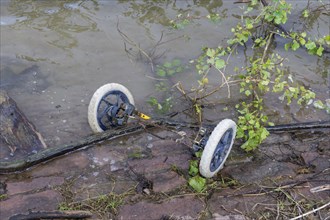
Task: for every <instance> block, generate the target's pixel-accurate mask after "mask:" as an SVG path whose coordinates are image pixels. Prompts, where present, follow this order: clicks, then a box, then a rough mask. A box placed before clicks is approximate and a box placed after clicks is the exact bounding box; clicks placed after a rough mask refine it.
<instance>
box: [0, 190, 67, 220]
mask: <svg viewBox="0 0 330 220" xmlns="http://www.w3.org/2000/svg"><path fill="white" fill-rule="evenodd" d="M61 199H62V198H61V196H60V194H59V193H58V192H56V191H54V190H46V191H42V192H38V193H35V194H31V195H30V194H27V195H24V194H20V195H16V196H13V197H10V198H9V199H6V200H2V201H0V207H1V212H0V219H8V218H9V217H10V216H13V215H16V214H20V213H26V212H29V211H53V210H57V206H58V204H59V203H60V202H61Z"/></svg>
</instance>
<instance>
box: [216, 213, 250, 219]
mask: <svg viewBox="0 0 330 220" xmlns="http://www.w3.org/2000/svg"><path fill="white" fill-rule="evenodd" d="M212 220H246V218H245V216H243V215H219V214H218V213H214V214H213V215H212Z"/></svg>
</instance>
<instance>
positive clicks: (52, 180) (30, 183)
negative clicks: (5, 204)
mask: <svg viewBox="0 0 330 220" xmlns="http://www.w3.org/2000/svg"><path fill="white" fill-rule="evenodd" d="M63 183H64V178H63V177H56V176H55V177H39V178H35V179H32V180H24V181H22V182H7V183H6V184H7V194H8V195H9V196H11V195H15V194H20V193H28V192H31V191H38V190H41V189H45V188H52V187H54V186H58V185H61V184H63Z"/></svg>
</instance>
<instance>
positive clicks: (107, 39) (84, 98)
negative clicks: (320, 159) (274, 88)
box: [0, 0, 330, 146]
mask: <svg viewBox="0 0 330 220" xmlns="http://www.w3.org/2000/svg"><path fill="white" fill-rule="evenodd" d="M304 2H306V3H307V1H304ZM291 3H292V4H293V8H295V9H294V11H293V13H292V14H291V15H290V19H289V20H290V21H291V22H289V23H288V24H287V27H288V29H290V28H293V29H295V30H304V31H307V32H308V33H309V34H311V35H312V36H315V37H320V36H324V35H325V34H328V32H329V29H328V27H329V23H328V19H327V17H326V16H325V15H319V16H320V17H319V18H318V19H316V20H315V21H310V22H307V23H306V22H304V21H302V20H300V12H301V9H302V8H303V7H304V6H305V4H303V3H302V1H299V2H298V1H291ZM0 4H1V88H4V89H6V90H7V91H8V93H9V94H10V95H11V97H13V98H14V99H15V100H16V102H17V103H18V105H19V107H20V108H21V109H22V110H23V111H24V113H25V114H26V115H27V117H28V118H29V119H30V120H31V121H32V123H34V124H35V125H36V127H37V129H38V130H39V131H40V132H41V133H42V134H43V136H44V137H45V139H46V142H47V143H48V145H49V146H54V145H57V144H61V143H67V142H69V141H75V140H77V139H79V138H80V137H84V136H86V135H88V134H90V133H91V130H90V128H89V126H88V123H87V107H88V102H89V100H90V98H91V96H92V94H93V93H94V91H95V90H96V89H97V88H98V87H100V86H101V85H103V84H105V83H109V82H117V83H121V84H123V85H125V86H126V87H127V88H129V89H130V91H131V92H132V93H133V94H134V98H135V103H137V105H138V106H139V108H140V109H143V110H145V111H147V112H149V113H151V114H152V110H151V109H150V108H148V107H147V106H146V103H145V101H146V100H147V99H148V97H149V96H150V95H154V94H155V89H154V84H155V83H156V82H157V81H156V80H155V79H154V77H155V74H154V73H153V72H152V68H151V65H150V63H149V62H148V60H147V59H145V58H141V57H140V56H139V54H138V53H137V52H138V50H137V46H138V47H140V48H142V49H143V50H144V51H146V52H152V51H154V52H155V54H154V55H155V57H159V58H158V59H156V60H155V62H156V63H163V62H165V61H171V60H173V59H180V60H181V62H182V63H183V64H184V65H186V68H185V70H184V72H183V73H180V74H178V75H177V76H175V77H174V78H173V79H172V81H177V80H180V81H182V82H183V83H184V85H185V86H186V87H187V88H188V87H189V86H191V85H194V84H196V79H197V77H196V73H195V70H194V67H193V65H191V64H190V62H189V61H190V60H192V59H195V58H196V57H198V55H199V54H200V51H201V48H202V47H203V46H210V47H215V46H217V45H218V44H220V43H223V42H226V40H227V39H228V37H229V36H231V33H230V29H231V27H233V26H234V25H235V24H236V23H237V22H238V20H239V19H240V16H241V14H242V10H241V8H240V7H244V4H233V3H232V1H165V2H163V1H158V2H157V1H125V0H118V1H114V0H113V1H97V0H94V1H70V0H66V1H64V0H63V1H32V0H27V1H19V0H11V1H9V0H8V1H6V0H3V1H1V3H0ZM188 13H189V14H190V15H191V16H194V17H203V16H206V15H208V14H209V13H218V14H219V15H220V20H219V21H218V22H216V23H213V22H210V21H208V20H207V19H194V20H193V22H191V23H190V24H189V25H187V26H185V27H184V28H181V29H178V30H176V29H173V28H172V27H171V23H170V20H173V19H176V18H177V15H178V14H183V15H185V14H188ZM118 28H119V29H120V30H121V31H122V32H123V33H124V34H125V35H126V36H127V37H128V38H129V40H132V41H133V44H135V46H134V45H129V44H128V43H127V42H126V47H125V44H124V39H123V36H121V35H120V33H119V31H118ZM160 39H161V41H160V42H162V44H160V45H159V46H157V47H156V49H155V45H157V42H159V40H160ZM276 42H277V48H274V49H273V51H274V52H278V53H280V54H281V55H282V56H284V57H286V59H287V62H286V63H285V65H287V66H288V73H291V74H292V75H293V76H294V77H296V78H297V80H298V81H299V82H301V83H303V84H305V85H306V86H309V87H311V88H312V89H313V90H315V91H316V92H317V93H318V94H319V97H320V98H321V99H323V100H324V99H326V98H329V87H328V84H329V72H328V69H329V65H330V61H329V57H328V56H324V57H322V58H319V57H315V56H310V55H308V54H307V53H306V51H304V50H302V49H301V50H298V52H297V53H291V52H285V51H284V50H283V49H282V48H283V45H284V44H285V43H286V41H285V40H284V39H278V40H277V41H276ZM125 48H126V50H127V51H125ZM153 49H155V50H153ZM130 54H131V55H136V56H130ZM161 55H162V56H161ZM251 55H253V54H251V52H250V51H248V50H246V49H244V48H240V50H239V52H238V54H237V58H233V59H232V64H231V65H232V66H239V67H240V66H242V65H244V63H245V62H246V59H247V57H248V56H251ZM228 70H229V73H231V72H232V71H231V70H230V68H228ZM210 77H211V83H213V84H217V82H219V76H218V75H211V76H210ZM232 90H233V91H232V99H231V100H228V99H225V97H226V96H227V94H226V93H225V90H224V91H221V93H219V94H218V95H217V97H216V98H223V102H228V103H229V104H228V107H229V109H230V110H229V111H226V112H222V113H221V115H219V114H218V112H219V111H218V110H217V111H215V110H210V111H209V112H208V115H207V117H208V118H209V119H212V120H216V119H219V118H223V117H234V116H233V106H234V104H233V103H234V102H235V101H237V100H238V99H239V98H240V96H239V94H238V93H237V92H235V91H236V90H235V88H233V89H232ZM267 100H268V102H267V105H268V108H269V109H272V111H271V114H272V115H273V116H274V121H275V122H287V121H293V118H294V119H295V120H300V121H311V120H319V119H320V120H323V119H326V118H328V116H327V115H326V114H325V113H323V112H315V110H314V109H312V108H307V109H300V108H299V107H296V106H293V107H291V108H289V107H287V106H285V105H284V104H275V102H276V103H279V102H278V98H277V97H276V96H271V97H267ZM223 107H225V104H224V105H222V106H220V109H222V108H223Z"/></svg>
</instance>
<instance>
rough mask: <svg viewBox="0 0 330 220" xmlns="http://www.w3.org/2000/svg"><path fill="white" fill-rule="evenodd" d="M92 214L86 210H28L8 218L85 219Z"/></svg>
mask: <svg viewBox="0 0 330 220" xmlns="http://www.w3.org/2000/svg"><path fill="white" fill-rule="evenodd" d="M92 216H93V214H92V213H91V212H88V211H52V212H51V211H50V212H30V213H28V214H18V215H14V216H12V217H10V218H9V220H23V219H24V220H29V219H31V220H32V219H87V218H91V217H92Z"/></svg>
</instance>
